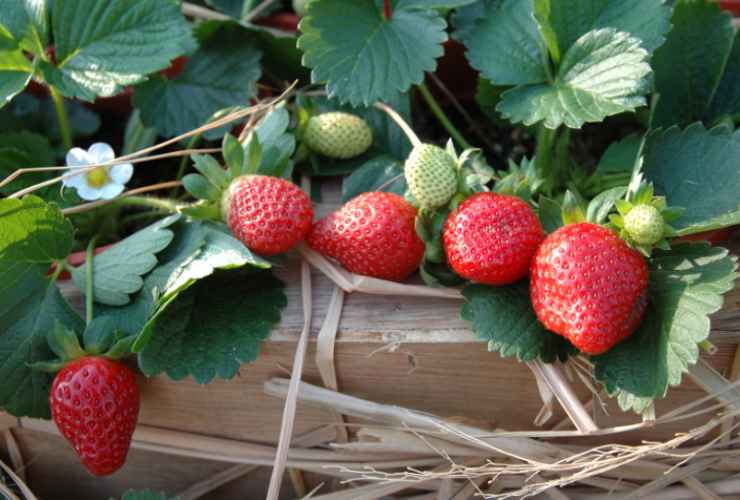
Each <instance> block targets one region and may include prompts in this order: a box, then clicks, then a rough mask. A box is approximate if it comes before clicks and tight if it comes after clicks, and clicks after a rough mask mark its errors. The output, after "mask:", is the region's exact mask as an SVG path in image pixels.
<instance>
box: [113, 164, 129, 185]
mask: <svg viewBox="0 0 740 500" xmlns="http://www.w3.org/2000/svg"><path fill="white" fill-rule="evenodd" d="M133 173H134V166H133V165H131V164H130V163H122V164H120V165H113V166H112V167H111V168H110V169H108V175H110V178H111V179H113V182H117V183H118V184H126V183H127V182H128V181H129V180H131V176H132V175H133Z"/></svg>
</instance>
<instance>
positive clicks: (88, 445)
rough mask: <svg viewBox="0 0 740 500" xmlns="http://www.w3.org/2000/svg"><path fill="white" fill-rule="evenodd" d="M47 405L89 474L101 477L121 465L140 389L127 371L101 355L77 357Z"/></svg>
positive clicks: (59, 379) (60, 375)
mask: <svg viewBox="0 0 740 500" xmlns="http://www.w3.org/2000/svg"><path fill="white" fill-rule="evenodd" d="M49 403H50V405H51V415H52V418H53V419H54V422H56V424H57V427H58V428H59V431H60V432H61V433H62V435H64V437H65V438H67V440H68V441H69V442H70V443H71V444H72V446H73V447H74V449H75V451H76V452H77V455H79V457H80V460H82V463H83V464H84V466H85V467H86V468H87V470H89V471H90V472H91V473H92V474H94V475H96V476H105V475H108V474H112V473H114V472H115V471H116V470H118V469H119V468H120V467H121V466H122V465H123V463H124V462H125V460H126V455H127V453H128V449H129V446H130V445H131V436H132V435H133V433H134V428H135V427H136V420H137V419H138V416H139V387H138V386H137V385H136V379H135V378H134V374H133V373H132V372H131V370H130V369H129V368H128V367H127V366H125V365H123V364H121V363H119V362H117V361H113V360H111V359H108V358H105V357H102V356H85V357H82V358H78V359H76V360H74V361H72V362H70V363H69V364H67V365H66V366H65V367H64V368H62V370H61V371H59V373H57V375H56V377H55V378H54V383H53V384H52V386H51V393H50V395H49Z"/></svg>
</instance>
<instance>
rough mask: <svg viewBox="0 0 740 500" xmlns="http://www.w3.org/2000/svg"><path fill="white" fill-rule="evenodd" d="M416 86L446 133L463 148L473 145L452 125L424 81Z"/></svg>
mask: <svg viewBox="0 0 740 500" xmlns="http://www.w3.org/2000/svg"><path fill="white" fill-rule="evenodd" d="M416 88H418V89H419V92H420V93H421V96H422V97H423V98H424V100H425V101H426V103H427V105H428V106H429V109H430V110H431V111H432V113H433V114H434V116H436V117H437V119H438V120H439V122H440V123H441V124H442V126H443V127H444V128H445V130H446V131H447V133H448V134H450V137H452V139H453V140H454V141H455V142H456V143H457V144H458V145H459V146H460V147H462V148H463V149H471V148H472V147H473V146H472V145H471V144H470V143H469V142H468V141H466V140H465V137H463V135H462V134H461V133H460V131H459V130H457V128H456V127H455V125H453V123H452V122H451V121H450V119H449V118H448V117H447V115H446V114H445V112H444V111H443V110H442V108H441V107H440V105H439V103H438V102H437V100H436V99H435V98H434V96H433V95H432V93H431V92H429V89H428V88H427V86H426V85H425V84H424V82H421V83H420V84H419V85H417V86H416Z"/></svg>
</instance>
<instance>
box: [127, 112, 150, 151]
mask: <svg viewBox="0 0 740 500" xmlns="http://www.w3.org/2000/svg"><path fill="white" fill-rule="evenodd" d="M157 136H158V134H157V131H156V129H154V128H151V127H146V126H145V125H144V122H142V121H141V113H139V110H138V109H135V110H134V111H133V112H132V113H131V116H129V118H128V122H126V131H125V132H124V136H123V151H122V154H123V155H129V154H131V153H135V152H136V151H139V150H141V149H144V148H148V147H149V146H153V145H154V143H155V142H157Z"/></svg>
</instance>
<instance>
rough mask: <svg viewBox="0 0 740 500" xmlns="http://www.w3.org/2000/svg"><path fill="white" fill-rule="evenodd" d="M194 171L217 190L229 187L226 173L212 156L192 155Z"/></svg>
mask: <svg viewBox="0 0 740 500" xmlns="http://www.w3.org/2000/svg"><path fill="white" fill-rule="evenodd" d="M192 159H193V163H194V166H195V169H196V170H197V171H198V172H200V173H201V174H203V176H204V177H205V178H206V179H208V181H209V182H210V183H211V184H213V185H214V186H216V187H217V188H219V189H224V188H225V187H226V186H228V185H229V178H228V173H227V172H226V170H224V168H223V167H222V166H221V164H220V163H219V162H217V161H216V159H215V158H214V157H213V156H209V155H193V156H192Z"/></svg>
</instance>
